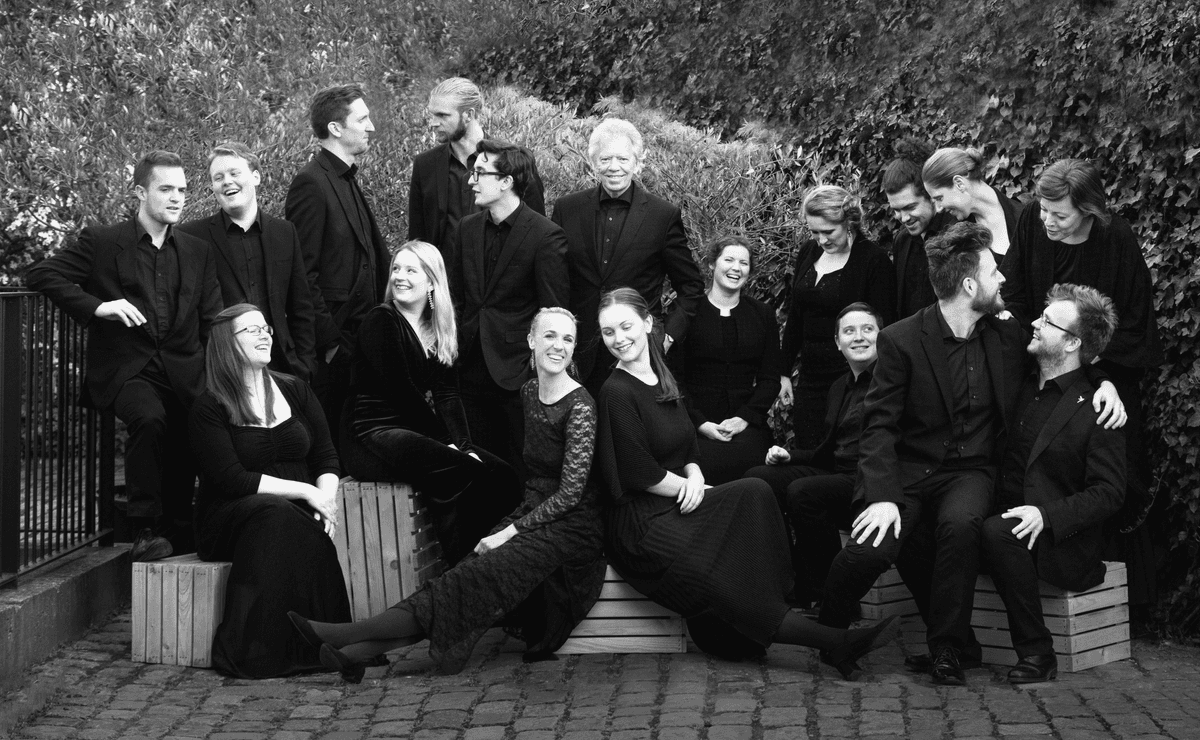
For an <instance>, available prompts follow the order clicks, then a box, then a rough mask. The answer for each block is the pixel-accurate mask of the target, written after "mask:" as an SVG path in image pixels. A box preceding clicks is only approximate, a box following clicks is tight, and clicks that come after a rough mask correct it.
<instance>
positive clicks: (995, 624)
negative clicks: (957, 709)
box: [971, 562, 1130, 673]
mask: <svg viewBox="0 0 1200 740" xmlns="http://www.w3.org/2000/svg"><path fill="white" fill-rule="evenodd" d="M1105 565H1106V566H1107V567H1108V572H1107V573H1106V574H1105V577H1104V582H1103V583H1101V584H1100V585H1099V586H1096V587H1095V588H1093V589H1089V590H1087V591H1064V590H1063V589H1060V588H1056V587H1054V586H1051V585H1050V584H1048V583H1045V582H1042V583H1041V584H1040V585H1041V594H1042V612H1043V614H1044V615H1045V619H1046V626H1047V627H1048V628H1050V633H1051V634H1052V635H1053V636H1054V652H1055V653H1056V654H1057V655H1058V668H1059V670H1060V671H1065V672H1067V673H1073V672H1076V671H1082V670H1086V669H1088V668H1092V667H1094V666H1098V665H1104V664H1105V663H1112V662H1113V661H1117V660H1124V659H1126V658H1128V657H1129V656H1130V648H1129V591H1128V588H1127V587H1126V570H1125V563H1120V562H1109V563H1105ZM971 626H972V627H974V628H975V636H976V637H977V638H978V639H979V642H980V644H981V645H983V662H984V663H994V664H997V665H1006V666H1012V665H1016V662H1017V654H1016V652H1015V651H1014V650H1013V649H1012V638H1011V636H1010V635H1009V631H1008V615H1007V613H1006V612H1005V610H1004V602H1003V601H1001V600H1000V594H998V593H996V586H995V584H994V583H993V582H992V579H991V578H990V577H988V576H980V577H979V580H978V581H977V582H976V586H975V611H974V612H973V613H972V615H971Z"/></svg>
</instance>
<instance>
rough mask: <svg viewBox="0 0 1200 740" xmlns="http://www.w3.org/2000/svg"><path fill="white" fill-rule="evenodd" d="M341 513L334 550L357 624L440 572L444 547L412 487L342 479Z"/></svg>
mask: <svg viewBox="0 0 1200 740" xmlns="http://www.w3.org/2000/svg"><path fill="white" fill-rule="evenodd" d="M338 510H339V512H340V519H339V523H338V528H337V531H336V532H335V534H334V545H335V546H336V548H337V554H338V562H339V563H340V564H341V566H342V576H343V577H344V578H345V580H346V590H347V591H348V592H349V595H350V611H351V614H352V616H353V619H354V620H355V621H359V620H362V619H366V618H367V617H372V616H375V615H376V614H379V613H380V612H382V611H384V610H385V609H387V608H388V607H390V606H392V605H393V604H395V603H396V602H398V601H400V600H402V599H404V598H405V597H407V596H410V595H411V594H413V593H414V592H415V591H416V590H417V589H419V588H420V587H421V586H423V585H424V584H425V582H426V581H428V580H429V579H430V578H433V577H435V576H437V575H438V574H440V573H441V572H442V569H443V563H442V560H441V545H440V544H439V543H438V540H437V536H436V535H435V534H434V532H433V526H432V524H431V522H430V520H429V515H428V512H426V511H425V509H424V508H423V507H422V506H421V504H420V500H419V498H418V494H416V493H414V492H413V489H412V486H410V485H408V484H405V483H370V482H366V481H356V480H354V479H353V478H343V479H342V482H341V485H340V486H339V487H338Z"/></svg>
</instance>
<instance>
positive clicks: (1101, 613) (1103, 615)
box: [971, 604, 1129, 635]
mask: <svg viewBox="0 0 1200 740" xmlns="http://www.w3.org/2000/svg"><path fill="white" fill-rule="evenodd" d="M1042 619H1043V621H1044V622H1045V623H1046V629H1048V630H1050V634H1053V635H1074V634H1077V633H1080V632H1088V631H1090V630H1097V629H1100V628H1102V627H1108V626H1111V625H1114V624H1122V623H1124V622H1128V621H1129V606H1128V605H1127V604H1118V605H1116V606H1110V607H1108V608H1106V609H1097V610H1096V611H1092V612H1087V613H1085V614H1079V615H1076V616H1070V617H1053V616H1051V617H1043V618H1042ZM971 626H972V627H983V628H990V629H1008V614H1007V613H1006V612H1004V611H993V610H991V609H980V608H979V607H976V608H975V611H974V613H973V614H972V615H971Z"/></svg>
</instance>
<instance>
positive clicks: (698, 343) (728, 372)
mask: <svg viewBox="0 0 1200 740" xmlns="http://www.w3.org/2000/svg"><path fill="white" fill-rule="evenodd" d="M680 345H681V346H676V347H673V348H672V349H671V355H670V356H671V357H672V358H673V359H674V360H676V361H677V362H678V373H677V377H678V379H679V382H680V383H681V384H682V385H683V389H684V394H685V400H686V403H687V408H688V414H689V415H690V416H691V418H692V423H693V424H695V425H696V429H697V430H698V429H699V428H700V425H701V424H704V423H705V422H710V421H711V422H712V423H714V424H720V423H721V422H722V421H724V420H725V419H728V418H731V417H734V416H737V417H740V418H741V419H743V420H745V421H746V423H747V424H749V426H748V427H746V429H745V430H744V431H743V432H741V433H740V434H737V435H734V437H733V439H732V440H730V441H728V442H718V441H716V440H713V439H709V438H708V437H705V436H704V435H703V434H697V441H698V442H699V444H700V468H701V470H703V471H704V480H705V481H707V482H708V483H710V484H713V485H716V484H718V483H727V482H728V481H731V480H736V479H738V478H741V477H742V476H743V475H744V474H745V472H746V471H747V470H749V469H750V468H752V467H754V466H755V465H762V464H763V462H764V461H765V458H766V455H767V449H768V448H769V447H770V446H771V444H772V443H773V442H774V440H773V438H772V435H771V428H770V427H769V426H768V425H767V414H768V412H769V411H770V410H771V404H773V403H774V402H775V397H776V396H777V395H779V369H778V368H779V323H778V322H777V321H776V320H775V309H773V308H771V307H770V306H768V305H767V304H765V303H763V302H762V301H759V300H756V299H754V298H751V297H749V296H746V295H743V296H742V298H741V300H740V302H739V303H738V305H736V306H734V307H733V309H731V310H730V312H729V315H728V316H722V315H721V311H720V309H718V308H717V307H716V306H714V305H713V304H712V303H709V301H708V299H707V298H705V299H702V300H701V301H700V303H699V304H698V306H697V310H696V315H695V316H694V317H693V318H692V323H691V325H690V328H689V329H688V333H687V337H686V338H685V339H684V340H682V341H681V342H680Z"/></svg>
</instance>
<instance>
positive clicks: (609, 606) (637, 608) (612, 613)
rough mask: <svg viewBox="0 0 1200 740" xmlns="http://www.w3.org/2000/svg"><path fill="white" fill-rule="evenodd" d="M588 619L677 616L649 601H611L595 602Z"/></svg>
mask: <svg viewBox="0 0 1200 740" xmlns="http://www.w3.org/2000/svg"><path fill="white" fill-rule="evenodd" d="M587 615H588V619H603V618H605V617H625V618H628V617H678V616H679V615H678V614H676V613H675V612H673V611H671V610H670V609H668V608H667V607H665V606H660V605H659V604H656V603H654V602H653V601H651V600H649V599H639V600H636V601H635V600H628V601H620V600H617V599H611V600H608V601H597V602H596V605H595V606H593V607H592V610H591V611H590V612H588V614H587Z"/></svg>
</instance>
